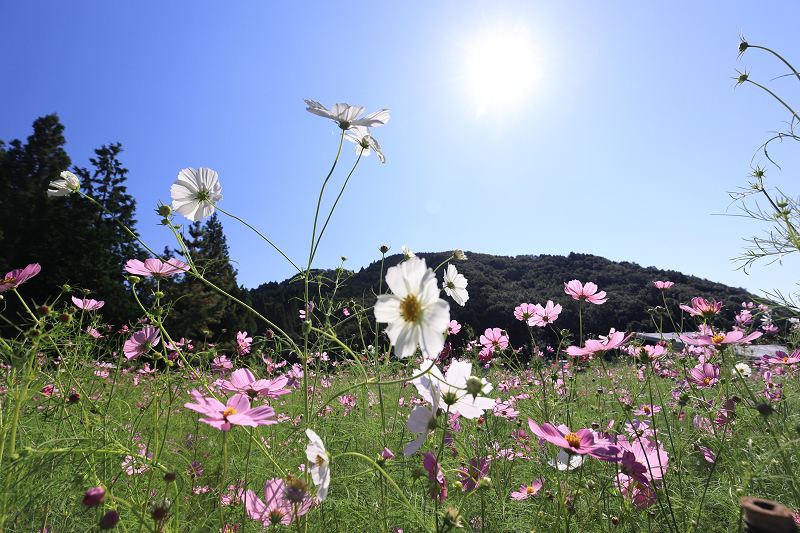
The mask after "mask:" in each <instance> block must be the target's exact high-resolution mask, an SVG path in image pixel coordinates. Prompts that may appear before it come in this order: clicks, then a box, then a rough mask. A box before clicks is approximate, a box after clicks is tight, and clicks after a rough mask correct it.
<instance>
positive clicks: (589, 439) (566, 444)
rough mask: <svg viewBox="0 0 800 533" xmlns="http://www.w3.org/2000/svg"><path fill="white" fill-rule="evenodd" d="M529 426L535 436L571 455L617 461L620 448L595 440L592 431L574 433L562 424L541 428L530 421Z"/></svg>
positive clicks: (546, 424)
mask: <svg viewBox="0 0 800 533" xmlns="http://www.w3.org/2000/svg"><path fill="white" fill-rule="evenodd" d="M528 426H529V427H530V428H531V431H532V432H533V434H534V435H536V436H538V437H540V438H542V439H544V440H546V441H547V442H549V443H550V444H554V445H556V446H560V447H561V448H564V449H565V450H567V451H568V452H570V453H573V454H575V453H577V454H580V455H584V454H588V455H589V456H591V457H595V458H597V459H602V460H604V461H616V460H617V458H616V455H617V454H618V453H619V447H617V446H615V445H613V444H611V442H610V441H607V440H605V439H597V440H595V436H594V432H593V431H592V430H591V429H579V430H578V431H577V432H575V433H573V432H572V431H570V429H569V428H568V427H567V426H565V425H563V424H561V425H560V426H558V428H556V427H553V426H552V425H551V424H548V423H544V424H542V425H541V426H540V425H538V424H537V423H536V422H534V421H533V420H531V419H530V418H529V419H528Z"/></svg>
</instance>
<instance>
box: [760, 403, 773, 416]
mask: <svg viewBox="0 0 800 533" xmlns="http://www.w3.org/2000/svg"><path fill="white" fill-rule="evenodd" d="M756 411H758V412H759V413H761V414H762V415H764V416H769V415H771V414H772V411H773V409H772V406H770V405H769V404H766V403H760V404H758V405H756Z"/></svg>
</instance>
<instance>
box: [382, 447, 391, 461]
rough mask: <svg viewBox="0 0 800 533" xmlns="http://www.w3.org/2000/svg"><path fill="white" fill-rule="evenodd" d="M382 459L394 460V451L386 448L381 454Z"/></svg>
mask: <svg viewBox="0 0 800 533" xmlns="http://www.w3.org/2000/svg"><path fill="white" fill-rule="evenodd" d="M381 457H382V458H383V459H385V460H387V461H388V460H389V459H394V454H393V453H392V450H390V449H389V448H386V447H384V448H383V453H382V454H381Z"/></svg>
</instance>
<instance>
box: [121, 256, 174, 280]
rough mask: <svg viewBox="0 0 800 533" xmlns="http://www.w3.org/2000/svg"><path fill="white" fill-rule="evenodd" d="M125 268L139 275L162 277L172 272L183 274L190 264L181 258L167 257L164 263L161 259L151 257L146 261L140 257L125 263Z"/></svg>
mask: <svg viewBox="0 0 800 533" xmlns="http://www.w3.org/2000/svg"><path fill="white" fill-rule="evenodd" d="M125 270H127V271H128V272H130V273H131V274H136V275H137V276H155V277H156V278H162V277H164V276H171V275H172V274H182V273H183V272H186V271H187V270H189V265H187V264H186V263H184V262H183V261H181V260H179V259H174V258H172V259H167V262H166V263H163V262H161V260H160V259H155V258H152V257H151V258H150V259H145V260H144V263H142V262H141V261H139V260H138V259H131V260H129V261H128V262H127V263H125Z"/></svg>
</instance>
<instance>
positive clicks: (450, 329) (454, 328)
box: [447, 320, 461, 335]
mask: <svg viewBox="0 0 800 533" xmlns="http://www.w3.org/2000/svg"><path fill="white" fill-rule="evenodd" d="M459 331H461V324H459V323H458V322H456V321H455V320H451V321H450V322H449V323H448V324H447V334H448V335H456V334H457V333H458V332H459Z"/></svg>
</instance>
